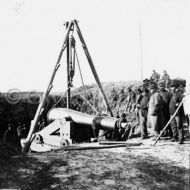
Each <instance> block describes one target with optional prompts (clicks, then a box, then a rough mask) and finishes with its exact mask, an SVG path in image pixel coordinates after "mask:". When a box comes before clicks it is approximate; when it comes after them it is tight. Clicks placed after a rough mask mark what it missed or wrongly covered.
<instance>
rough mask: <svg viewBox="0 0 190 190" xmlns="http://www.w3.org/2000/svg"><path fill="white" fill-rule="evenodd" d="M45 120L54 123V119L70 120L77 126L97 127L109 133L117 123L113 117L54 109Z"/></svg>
mask: <svg viewBox="0 0 190 190" xmlns="http://www.w3.org/2000/svg"><path fill="white" fill-rule="evenodd" d="M47 118H48V120H49V121H54V120H56V119H62V118H65V119H68V118H70V119H71V121H73V122H75V123H77V124H79V125H85V126H89V127H92V126H94V127H96V128H97V127H98V128H99V129H103V130H110V131H113V130H115V128H116V126H117V123H118V119H116V118H113V117H106V116H93V115H88V114H85V113H81V112H78V111H75V110H71V109H66V108H54V109H52V110H50V111H49V113H48V115H47Z"/></svg>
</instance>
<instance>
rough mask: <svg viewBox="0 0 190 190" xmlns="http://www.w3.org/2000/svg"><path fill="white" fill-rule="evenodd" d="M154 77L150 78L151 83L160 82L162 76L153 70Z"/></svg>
mask: <svg viewBox="0 0 190 190" xmlns="http://www.w3.org/2000/svg"><path fill="white" fill-rule="evenodd" d="M152 72H153V73H152V75H151V77H150V81H151V82H158V80H159V79H160V74H159V73H157V72H156V71H155V70H152Z"/></svg>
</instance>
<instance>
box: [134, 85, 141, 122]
mask: <svg viewBox="0 0 190 190" xmlns="http://www.w3.org/2000/svg"><path fill="white" fill-rule="evenodd" d="M141 99H142V90H141V89H140V88H138V89H137V98H136V104H135V115H136V118H137V124H139V123H140V114H139V111H140V110H139V109H140V101H141Z"/></svg>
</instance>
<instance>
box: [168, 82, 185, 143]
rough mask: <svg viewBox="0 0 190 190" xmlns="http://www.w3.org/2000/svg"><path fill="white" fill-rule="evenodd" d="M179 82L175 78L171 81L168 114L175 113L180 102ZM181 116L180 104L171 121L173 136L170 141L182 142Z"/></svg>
mask: <svg viewBox="0 0 190 190" xmlns="http://www.w3.org/2000/svg"><path fill="white" fill-rule="evenodd" d="M179 86H180V85H179V82H178V81H177V80H172V81H171V90H172V92H173V93H172V97H171V100H170V105H169V110H170V116H171V117H172V115H173V114H174V113H175V111H176V109H177V108H178V106H179V104H180V102H181V101H182V99H183V93H182V91H181V90H180V88H179ZM183 116H184V110H183V107H182V106H181V107H180V109H179V111H178V112H177V114H176V115H175V118H174V119H173V120H172V121H171V128H172V132H173V138H172V140H171V141H172V142H177V141H178V140H179V144H183V141H184V133H183V123H182V120H183Z"/></svg>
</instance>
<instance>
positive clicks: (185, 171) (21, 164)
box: [0, 138, 190, 190]
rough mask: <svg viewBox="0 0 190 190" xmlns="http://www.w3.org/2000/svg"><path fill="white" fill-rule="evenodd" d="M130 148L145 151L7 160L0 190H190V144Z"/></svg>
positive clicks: (3, 163)
mask: <svg viewBox="0 0 190 190" xmlns="http://www.w3.org/2000/svg"><path fill="white" fill-rule="evenodd" d="M130 142H142V143H143V145H141V146H138V147H124V148H113V149H102V150H81V151H67V152H65V151H63V150H59V151H54V152H49V153H41V154H39V153H38V154H31V155H13V156H11V157H10V158H7V159H3V157H1V159H0V160H1V162H0V189H2V188H9V189H13V188H14V189H33V190H35V189H36V190H39V189H72V190H73V189H86V190H89V189H92V190H104V189H105V190H107V189H135V190H136V189H139V190H141V189H142V190H143V189H145V190H149V189H172V190H173V189H174V190H175V189H176V190H180V189H190V170H189V163H190V160H189V148H190V146H189V145H190V141H185V144H184V145H178V144H177V143H171V142H169V141H166V140H161V141H159V142H158V144H157V145H156V146H155V147H153V146H152V145H153V141H152V140H150V139H148V140H143V141H141V140H140V139H137V138H136V139H132V140H130Z"/></svg>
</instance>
